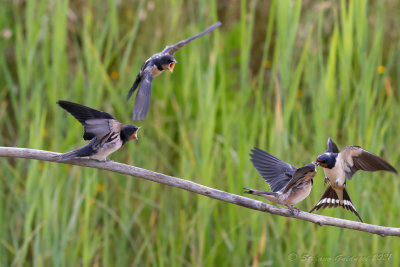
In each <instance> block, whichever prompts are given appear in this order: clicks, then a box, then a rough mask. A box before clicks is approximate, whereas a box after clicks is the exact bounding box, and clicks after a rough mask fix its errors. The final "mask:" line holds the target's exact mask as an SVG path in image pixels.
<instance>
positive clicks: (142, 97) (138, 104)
mask: <svg viewBox="0 0 400 267" xmlns="http://www.w3.org/2000/svg"><path fill="white" fill-rule="evenodd" d="M219 26H221V22H217V23H215V24H214V25H211V26H210V27H208V28H207V29H206V30H204V31H203V32H201V33H198V34H196V35H194V36H192V37H189V38H187V39H185V40H182V41H180V42H179V43H176V44H174V45H169V46H167V47H165V48H164V50H163V51H161V52H159V53H157V54H154V55H152V56H151V57H150V58H149V59H148V60H146V62H145V63H144V64H143V66H142V68H141V69H140V72H139V74H138V75H137V76H136V80H135V82H134V83H133V85H132V87H131V89H130V90H129V93H128V96H127V99H129V98H130V97H131V95H132V94H133V93H134V92H135V90H136V88H137V87H139V90H138V93H137V95H136V99H135V104H134V106H133V116H132V120H133V121H138V120H143V119H144V118H145V117H146V115H147V112H148V111H149V106H150V95H151V82H152V81H153V78H154V77H156V76H158V75H160V74H161V73H162V72H163V71H164V70H169V71H171V72H173V70H174V67H175V64H176V63H178V62H177V61H176V59H175V58H174V54H175V53H176V52H177V51H178V50H179V49H181V48H182V47H183V46H185V45H186V44H188V43H189V42H191V41H193V40H194V39H197V38H199V37H201V36H203V35H205V34H207V33H209V32H212V31H213V30H215V29H216V28H218V27H219Z"/></svg>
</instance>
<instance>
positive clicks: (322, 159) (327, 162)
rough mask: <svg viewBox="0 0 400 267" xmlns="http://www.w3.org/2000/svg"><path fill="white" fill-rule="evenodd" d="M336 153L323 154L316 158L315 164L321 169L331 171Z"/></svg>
mask: <svg viewBox="0 0 400 267" xmlns="http://www.w3.org/2000/svg"><path fill="white" fill-rule="evenodd" d="M337 155H338V154H337V153H330V152H327V153H324V154H321V155H319V156H318V157H317V160H316V164H317V165H318V166H321V167H323V168H328V169H332V168H333V167H335V164H336V157H337Z"/></svg>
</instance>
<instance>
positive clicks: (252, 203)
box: [0, 147, 400, 236]
mask: <svg viewBox="0 0 400 267" xmlns="http://www.w3.org/2000/svg"><path fill="white" fill-rule="evenodd" d="M58 155H60V153H56V152H50V151H44V150H36V149H27V148H15V147H0V157H7V158H26V159H36V160H42V161H52V162H56V161H57V157H56V156H58ZM57 163H60V162H57ZM62 163H66V164H71V165H78V166H84V167H91V168H96V169H102V170H107V171H112V172H117V173H121V174H126V175H130V176H135V177H138V178H142V179H146V180H150V181H153V182H157V183H161V184H166V185H169V186H173V187H178V188H181V189H184V190H187V191H190V192H193V193H196V194H201V195H204V196H207V197H210V198H214V199H218V200H221V201H224V202H227V203H232V204H235V205H239V206H242V207H246V208H249V209H253V210H258V211H262V212H268V213H272V214H275V215H279V216H285V217H291V218H296V219H300V220H305V221H309V222H312V223H315V224H318V225H320V226H322V225H330V226H336V227H340V228H347V229H353V230H358V231H362V232H368V233H373V234H377V235H380V236H400V228H393V227H385V226H378V225H373V224H367V223H361V222H356V221H349V220H344V219H338V218H333V217H328V216H322V215H318V214H312V213H308V212H304V211H300V212H295V213H293V212H291V211H290V210H289V209H285V208H281V207H277V206H273V205H269V204H267V203H264V202H261V201H257V200H254V199H250V198H247V197H242V196H239V195H235V194H231V193H228V192H225V191H221V190H217V189H214V188H211V187H207V186H204V185H200V184H197V183H194V182H192V181H188V180H184V179H180V178H177V177H173V176H169V175H165V174H162V173H158V172H153V171H149V170H146V169H142V168H138V167H134V166H130V165H126V164H122V163H118V162H114V161H107V162H99V161H96V160H91V159H83V158H80V159H71V160H68V161H64V162H62Z"/></svg>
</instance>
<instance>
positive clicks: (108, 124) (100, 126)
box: [57, 101, 122, 142]
mask: <svg viewBox="0 0 400 267" xmlns="http://www.w3.org/2000/svg"><path fill="white" fill-rule="evenodd" d="M57 103H58V104H59V105H60V106H61V107H62V108H63V109H65V110H66V111H68V112H69V113H71V114H72V116H74V117H75V118H76V119H77V120H78V121H79V122H80V123H81V124H82V126H83V127H84V129H85V132H84V134H83V139H85V140H91V139H93V138H94V137H97V141H98V142H105V140H103V139H104V137H105V136H107V135H109V134H110V133H112V132H116V131H120V130H121V129H122V124H121V123H120V122H119V121H117V120H116V119H115V118H114V117H113V116H112V115H110V114H108V113H107V112H102V111H99V110H96V109H92V108H89V107H86V106H83V105H80V104H76V103H72V102H69V101H58V102H57Z"/></svg>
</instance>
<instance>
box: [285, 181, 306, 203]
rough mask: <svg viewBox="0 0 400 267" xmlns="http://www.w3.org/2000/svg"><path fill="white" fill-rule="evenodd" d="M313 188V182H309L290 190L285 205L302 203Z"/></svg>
mask: <svg viewBox="0 0 400 267" xmlns="http://www.w3.org/2000/svg"><path fill="white" fill-rule="evenodd" d="M311 188H312V183H311V180H308V181H307V182H304V183H301V184H299V185H298V186H296V187H294V188H292V189H290V190H289V191H288V192H287V193H286V198H283V201H282V202H283V204H285V205H294V204H296V203H299V202H300V201H303V200H304V199H305V198H306V197H308V195H309V194H310V192H311Z"/></svg>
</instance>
